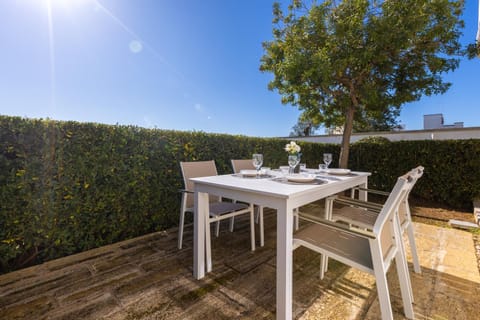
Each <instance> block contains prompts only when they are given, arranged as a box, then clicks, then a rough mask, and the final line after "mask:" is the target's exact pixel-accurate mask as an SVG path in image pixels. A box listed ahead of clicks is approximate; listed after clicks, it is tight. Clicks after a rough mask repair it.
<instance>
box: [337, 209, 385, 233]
mask: <svg viewBox="0 0 480 320" xmlns="http://www.w3.org/2000/svg"><path fill="white" fill-rule="evenodd" d="M377 216H378V213H376V212H372V211H369V210H365V209H363V208H355V207H348V206H347V207H342V208H340V209H333V213H332V220H333V221H343V222H346V223H349V224H352V225H355V226H357V227H360V228H365V229H370V230H371V229H372V227H373V225H374V224H375V221H376V220H377Z"/></svg>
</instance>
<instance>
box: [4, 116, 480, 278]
mask: <svg viewBox="0 0 480 320" xmlns="http://www.w3.org/2000/svg"><path fill="white" fill-rule="evenodd" d="M285 143H286V141H285V140H282V139H264V138H251V137H245V136H232V135H222V134H207V133H203V132H180V131H169V130H151V129H143V128H139V127H134V126H118V125H117V126H109V125H101V124H94V123H77V122H59V121H51V120H30V119H23V118H19V117H5V116H0V197H1V199H0V272H1V273H3V272H6V271H10V270H13V269H15V268H19V267H23V266H27V265H30V264H33V263H39V262H42V261H46V260H50V259H54V258H57V257H61V256H65V255H68V254H72V253H75V252H80V251H84V250H88V249H91V248H94V247H98V246H102V245H106V244H110V243H113V242H117V241H120V240H124V239H128V238H132V237H135V236H139V235H142V234H146V233H149V232H153V231H156V230H162V229H165V228H169V227H171V226H175V225H176V224H177V223H178V222H177V221H178V212H179V206H180V194H179V193H178V191H177V190H178V189H181V188H182V187H183V183H182V178H181V175H180V168H179V161H192V160H208V159H215V160H216V164H217V168H218V171H219V173H221V174H222V173H230V172H231V165H230V159H232V158H249V157H250V156H251V154H252V153H254V152H260V153H263V154H264V158H265V165H266V166H271V167H278V166H279V165H283V164H286V160H287V155H286V153H285V151H284V150H283V147H284V145H285ZM300 144H301V146H302V153H303V162H306V163H307V164H308V165H309V166H317V165H318V163H319V162H321V159H322V154H323V153H324V152H332V153H333V154H334V158H335V159H336V160H337V159H338V154H339V147H338V146H337V145H325V144H314V143H300ZM479 148H480V142H479V141H474V140H467V141H445V142H439V141H424V142H423V141H422V142H399V143H356V144H353V145H352V149H351V159H350V164H351V165H350V167H351V168H352V169H357V170H368V171H371V172H372V173H373V175H372V178H371V179H370V180H369V181H370V185H371V186H375V187H377V188H381V189H384V190H388V189H389V188H391V186H392V185H393V184H394V182H395V179H396V177H397V176H398V175H400V174H402V173H404V172H405V171H407V170H408V169H410V168H412V167H414V166H416V165H418V164H422V165H423V166H425V168H426V171H425V177H424V178H422V179H421V180H420V181H419V183H418V187H416V188H415V189H414V194H415V195H417V196H421V197H423V198H425V199H430V200H434V201H438V202H439V203H441V204H444V205H450V206H454V207H457V208H470V207H471V199H472V198H473V197H474V196H475V195H478V194H479V174H480V170H479V169H480V168H479V165H480V160H479V159H478V157H477V154H478V150H479Z"/></svg>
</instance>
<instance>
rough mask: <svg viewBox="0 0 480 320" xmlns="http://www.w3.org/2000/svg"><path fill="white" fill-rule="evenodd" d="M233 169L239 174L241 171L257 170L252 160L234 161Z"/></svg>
mask: <svg viewBox="0 0 480 320" xmlns="http://www.w3.org/2000/svg"><path fill="white" fill-rule="evenodd" d="M232 168H233V172H234V173H239V172H240V170H251V169H255V166H254V165H253V162H252V159H232Z"/></svg>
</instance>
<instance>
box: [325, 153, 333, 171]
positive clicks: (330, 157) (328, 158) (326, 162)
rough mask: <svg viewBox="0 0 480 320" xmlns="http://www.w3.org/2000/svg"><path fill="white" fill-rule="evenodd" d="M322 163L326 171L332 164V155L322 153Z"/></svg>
mask: <svg viewBox="0 0 480 320" xmlns="http://www.w3.org/2000/svg"><path fill="white" fill-rule="evenodd" d="M323 162H324V163H325V165H326V166H327V169H328V166H329V165H330V163H331V162H332V154H331V153H324V154H323Z"/></svg>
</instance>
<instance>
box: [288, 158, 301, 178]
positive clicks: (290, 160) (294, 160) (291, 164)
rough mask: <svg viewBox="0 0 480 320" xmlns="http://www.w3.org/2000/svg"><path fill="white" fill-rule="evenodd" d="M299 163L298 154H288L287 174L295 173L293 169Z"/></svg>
mask: <svg viewBox="0 0 480 320" xmlns="http://www.w3.org/2000/svg"><path fill="white" fill-rule="evenodd" d="M299 163H300V155H299V154H289V155H288V166H289V169H288V174H293V173H295V167H296V166H297V165H298V164H299Z"/></svg>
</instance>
